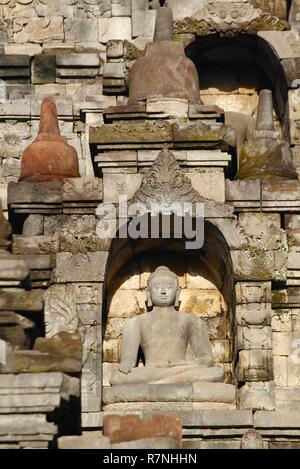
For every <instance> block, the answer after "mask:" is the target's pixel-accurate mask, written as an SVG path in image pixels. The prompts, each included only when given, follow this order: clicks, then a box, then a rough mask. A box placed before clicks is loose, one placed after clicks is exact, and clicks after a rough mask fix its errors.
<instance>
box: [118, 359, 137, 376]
mask: <svg viewBox="0 0 300 469" xmlns="http://www.w3.org/2000/svg"><path fill="white" fill-rule="evenodd" d="M134 365H135V364H134V363H132V361H131V360H122V361H121V363H120V365H119V371H121V373H125V374H126V375H127V374H128V373H130V371H131V370H132V368H134Z"/></svg>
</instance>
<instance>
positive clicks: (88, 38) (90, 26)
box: [64, 18, 106, 42]
mask: <svg viewBox="0 0 300 469" xmlns="http://www.w3.org/2000/svg"><path fill="white" fill-rule="evenodd" d="M105 19H106V18H105ZM64 25H65V39H66V41H70V42H97V41H98V24H97V20H96V19H93V18H89V19H75V20H74V19H73V18H67V19H66V20H65V22H64Z"/></svg>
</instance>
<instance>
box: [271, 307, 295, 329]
mask: <svg viewBox="0 0 300 469" xmlns="http://www.w3.org/2000/svg"><path fill="white" fill-rule="evenodd" d="M271 324H272V330H273V331H275V332H292V312H291V310H288V309H277V310H275V311H273V315H272V323H271Z"/></svg>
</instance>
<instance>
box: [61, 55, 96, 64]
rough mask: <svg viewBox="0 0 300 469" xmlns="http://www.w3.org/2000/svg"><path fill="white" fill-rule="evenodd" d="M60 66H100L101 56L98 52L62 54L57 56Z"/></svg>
mask: <svg viewBox="0 0 300 469" xmlns="http://www.w3.org/2000/svg"><path fill="white" fill-rule="evenodd" d="M56 64H57V66H58V67H99V65H100V58H99V54H96V53H90V54H89V53H85V54H84V53H81V54H61V55H57V56H56Z"/></svg>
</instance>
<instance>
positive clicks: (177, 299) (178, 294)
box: [174, 287, 181, 308]
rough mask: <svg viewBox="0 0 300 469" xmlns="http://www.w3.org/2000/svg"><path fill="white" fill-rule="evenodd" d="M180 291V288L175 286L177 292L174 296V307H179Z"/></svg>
mask: <svg viewBox="0 0 300 469" xmlns="http://www.w3.org/2000/svg"><path fill="white" fill-rule="evenodd" d="M180 292H181V288H180V287H178V288H177V293H176V298H175V305H174V306H175V308H179V304H180V301H179V296H180Z"/></svg>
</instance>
